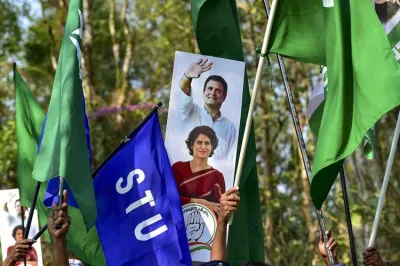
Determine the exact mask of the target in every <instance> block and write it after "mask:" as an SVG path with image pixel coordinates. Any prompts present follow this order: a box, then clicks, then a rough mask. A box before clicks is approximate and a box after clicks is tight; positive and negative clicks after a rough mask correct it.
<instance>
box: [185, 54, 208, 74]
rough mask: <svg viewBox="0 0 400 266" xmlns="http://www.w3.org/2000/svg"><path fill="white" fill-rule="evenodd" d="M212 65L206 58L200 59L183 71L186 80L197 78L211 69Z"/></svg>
mask: <svg viewBox="0 0 400 266" xmlns="http://www.w3.org/2000/svg"><path fill="white" fill-rule="evenodd" d="M212 65H213V63H212V62H210V61H208V59H207V58H200V59H199V60H198V61H197V62H196V63H193V64H191V65H190V66H189V67H188V68H187V69H186V71H185V77H186V78H191V79H193V78H198V77H200V75H201V74H202V73H204V72H207V71H208V70H210V69H211V68H212Z"/></svg>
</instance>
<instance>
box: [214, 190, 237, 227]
mask: <svg viewBox="0 0 400 266" xmlns="http://www.w3.org/2000/svg"><path fill="white" fill-rule="evenodd" d="M239 201H240V197H239V188H237V187H233V188H230V189H229V190H228V191H226V192H225V193H224V194H222V196H221V200H220V203H221V210H220V215H219V217H218V219H219V220H220V221H223V222H226V223H227V222H228V221H229V218H230V216H231V215H232V213H233V212H235V211H236V210H237V208H238V207H239Z"/></svg>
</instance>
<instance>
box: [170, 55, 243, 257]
mask: <svg viewBox="0 0 400 266" xmlns="http://www.w3.org/2000/svg"><path fill="white" fill-rule="evenodd" d="M244 71H245V63H244V62H239V61H234V60H227V59H222V58H216V57H211V56H203V55H197V54H190V53H183V52H176V53H175V62H174V71H173V77H172V83H171V96H170V102H169V108H168V121H167V131H166V138H165V145H166V147H167V151H168V154H169V158H170V161H171V165H172V170H173V172H174V176H175V180H176V183H177V187H178V190H179V194H180V198H181V203H182V205H183V207H182V208H183V215H184V218H185V224H186V233H187V236H188V241H189V247H190V251H191V255H192V259H193V261H194V262H204V261H209V258H210V251H211V245H212V241H213V239H214V236H215V231H216V225H217V215H218V211H219V200H220V198H221V195H222V194H223V193H224V192H225V191H226V190H228V189H229V188H231V187H232V186H233V181H234V171H235V160H236V153H237V144H238V134H239V126H240V116H241V108H242V93H243V81H244V73H245V72H244Z"/></svg>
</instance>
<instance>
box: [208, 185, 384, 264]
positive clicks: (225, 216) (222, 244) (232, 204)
mask: <svg viewBox="0 0 400 266" xmlns="http://www.w3.org/2000/svg"><path fill="white" fill-rule="evenodd" d="M239 202H240V194H239V188H237V187H233V188H231V189H229V190H228V191H226V192H225V193H224V194H222V196H221V201H220V214H219V216H218V222H217V232H216V234H215V238H214V241H213V244H212V247H211V256H210V262H208V263H205V264H202V265H201V266H229V265H228V264H227V263H226V260H227V251H226V234H227V225H228V221H229V218H230V216H231V215H232V213H233V212H235V211H236V210H237V208H238V207H239ZM326 233H327V235H328V238H329V240H328V243H327V247H326V248H327V249H329V250H331V251H332V253H333V256H334V261H335V263H336V264H335V266H345V265H344V264H343V263H339V262H338V259H337V256H338V243H337V242H336V240H335V239H334V238H333V237H332V236H331V232H330V231H327V232H326ZM326 248H325V247H324V242H323V239H322V236H320V240H319V244H318V250H319V253H320V254H321V256H322V257H323V259H324V261H325V263H326V264H327V265H329V262H328V256H327V253H326ZM377 265H378V264H377ZM241 266H267V264H265V263H263V262H255V261H247V262H245V263H243V264H242V265H241ZM379 266H380V265H379Z"/></svg>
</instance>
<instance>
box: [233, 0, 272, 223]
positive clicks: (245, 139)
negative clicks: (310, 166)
mask: <svg viewBox="0 0 400 266" xmlns="http://www.w3.org/2000/svg"><path fill="white" fill-rule="evenodd" d="M277 5H278V0H273V1H272V10H271V18H270V19H268V23H267V28H266V29H265V35H264V41H263V45H262V49H261V56H260V59H259V61H258V67H257V74H256V79H255V81H254V86H253V90H252V92H251V100H250V106H249V112H248V113H247V119H246V126H245V129H244V134H243V139H242V146H241V148H240V155H239V161H238V165H237V168H236V174H235V182H234V186H235V187H239V185H240V177H241V175H242V170H243V163H244V159H245V156H246V150H247V143H248V141H249V135H250V129H251V122H252V117H253V111H254V108H255V106H256V99H257V93H258V87H259V85H260V80H261V75H262V70H263V66H264V62H265V58H266V53H267V48H268V43H269V39H270V36H271V30H272V22H273V20H274V15H275V11H276V7H277ZM232 221H233V214H232V215H231V217H230V219H229V222H228V224H229V225H231V224H232Z"/></svg>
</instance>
